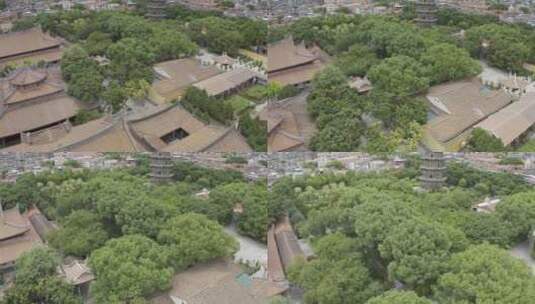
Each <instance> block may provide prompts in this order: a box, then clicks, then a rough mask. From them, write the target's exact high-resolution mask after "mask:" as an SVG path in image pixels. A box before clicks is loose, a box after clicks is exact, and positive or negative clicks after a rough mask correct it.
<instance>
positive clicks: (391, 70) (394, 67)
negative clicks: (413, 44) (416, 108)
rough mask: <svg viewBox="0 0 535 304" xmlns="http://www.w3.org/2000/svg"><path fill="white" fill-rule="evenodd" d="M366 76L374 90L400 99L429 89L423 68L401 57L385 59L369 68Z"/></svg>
mask: <svg viewBox="0 0 535 304" xmlns="http://www.w3.org/2000/svg"><path fill="white" fill-rule="evenodd" d="M368 76H369V78H370V80H371V82H372V83H373V85H374V87H375V89H378V90H383V91H386V92H389V93H391V94H394V95H396V96H400V97H404V96H409V95H413V94H416V93H420V92H423V91H425V90H426V89H427V88H428V87H429V78H427V77H426V72H425V68H424V66H422V65H421V64H420V63H419V62H418V61H416V60H415V59H413V58H411V57H407V56H403V55H399V56H394V57H391V58H387V59H385V60H384V61H382V62H381V63H380V64H378V65H376V66H374V67H373V68H371V69H370V72H369V73H368Z"/></svg>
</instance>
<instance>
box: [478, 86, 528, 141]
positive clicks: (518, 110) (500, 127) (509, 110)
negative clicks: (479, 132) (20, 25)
mask: <svg viewBox="0 0 535 304" xmlns="http://www.w3.org/2000/svg"><path fill="white" fill-rule="evenodd" d="M533 124H535V92H530V93H527V94H525V95H523V96H522V97H521V98H520V100H519V101H515V102H513V103H511V104H510V105H508V106H506V107H504V108H503V109H501V110H500V111H498V112H496V113H494V114H492V115H490V116H489V117H487V118H486V119H485V120H483V121H481V122H480V123H478V124H477V125H476V126H475V127H476V128H482V129H484V130H486V131H488V132H489V133H491V134H493V135H494V136H496V137H498V138H499V139H501V141H502V142H503V144H504V145H509V144H511V143H512V142H513V141H514V140H515V139H516V138H518V137H519V136H520V135H521V134H522V133H524V132H525V131H526V130H528V129H529V128H530V127H531V126H533Z"/></svg>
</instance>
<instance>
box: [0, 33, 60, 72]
mask: <svg viewBox="0 0 535 304" xmlns="http://www.w3.org/2000/svg"><path fill="white" fill-rule="evenodd" d="M62 54H63V48H62V42H61V40H59V39H58V38H54V37H52V36H50V35H48V34H46V33H44V32H43V31H42V30H41V29H40V28H37V27H34V28H31V29H27V30H24V31H18V32H10V33H7V34H0V68H3V67H5V66H7V65H12V66H13V65H14V66H17V65H20V64H22V63H24V62H32V63H38V62H46V63H53V62H58V61H59V60H60V59H61V55H62Z"/></svg>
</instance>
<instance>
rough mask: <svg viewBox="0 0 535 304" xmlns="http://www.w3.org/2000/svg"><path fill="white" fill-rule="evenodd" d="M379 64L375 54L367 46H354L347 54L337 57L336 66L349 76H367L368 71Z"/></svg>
mask: <svg viewBox="0 0 535 304" xmlns="http://www.w3.org/2000/svg"><path fill="white" fill-rule="evenodd" d="M378 63H379V59H378V58H377V56H376V55H375V53H374V52H373V51H372V50H371V49H370V48H368V47H367V46H365V45H362V44H354V45H352V46H351V47H350V48H349V50H348V51H347V52H344V53H342V54H340V55H339V56H337V57H336V60H335V65H336V66H337V67H338V68H339V69H340V70H341V71H342V72H343V73H344V74H346V75H347V76H361V77H363V76H366V74H367V73H368V70H369V69H370V68H371V67H373V66H374V65H376V64H378Z"/></svg>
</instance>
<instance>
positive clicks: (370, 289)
mask: <svg viewBox="0 0 535 304" xmlns="http://www.w3.org/2000/svg"><path fill="white" fill-rule="evenodd" d="M315 247H316V248H317V250H316V254H317V255H318V259H315V260H313V261H311V262H308V263H305V262H303V261H296V264H294V265H292V266H290V269H289V271H288V277H289V280H290V281H291V282H292V283H295V284H297V285H298V286H300V287H302V288H303V289H304V296H303V298H304V302H305V303H317V304H331V303H339V304H345V303H347V304H349V303H351V304H361V303H362V304H363V303H365V302H366V301H367V300H368V299H369V298H371V297H373V296H375V295H377V294H379V293H380V292H381V287H380V284H379V283H378V282H377V281H375V280H373V279H372V278H371V276H370V273H369V272H368V270H367V269H366V267H365V266H364V264H363V263H362V261H361V260H360V255H359V254H358V253H357V252H356V250H355V249H357V248H358V247H357V244H356V243H355V242H354V240H352V239H350V238H347V237H345V236H343V235H342V234H332V235H328V236H325V237H323V238H321V239H319V240H318V242H317V243H316V245H315Z"/></svg>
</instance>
